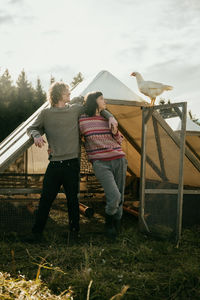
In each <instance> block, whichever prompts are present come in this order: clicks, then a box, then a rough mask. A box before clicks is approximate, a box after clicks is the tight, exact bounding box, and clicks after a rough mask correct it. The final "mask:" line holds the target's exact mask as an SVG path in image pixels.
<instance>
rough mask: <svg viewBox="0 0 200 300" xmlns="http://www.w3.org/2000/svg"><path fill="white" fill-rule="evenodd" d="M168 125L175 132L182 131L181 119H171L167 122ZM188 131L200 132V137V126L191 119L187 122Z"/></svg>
mask: <svg viewBox="0 0 200 300" xmlns="http://www.w3.org/2000/svg"><path fill="white" fill-rule="evenodd" d="M165 121H166V122H167V123H168V125H169V126H170V127H171V128H172V129H173V130H174V131H179V130H181V120H180V118H179V117H175V118H170V119H166V120H165ZM186 131H187V132H199V135H200V126H199V125H197V124H196V123H194V122H193V121H192V120H191V119H190V118H187V120H186Z"/></svg>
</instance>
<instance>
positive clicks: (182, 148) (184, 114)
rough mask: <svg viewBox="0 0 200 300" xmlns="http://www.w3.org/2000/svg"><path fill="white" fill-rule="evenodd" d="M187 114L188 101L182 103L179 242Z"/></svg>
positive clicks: (177, 240)
mask: <svg viewBox="0 0 200 300" xmlns="http://www.w3.org/2000/svg"><path fill="white" fill-rule="evenodd" d="M186 115H187V103H183V104H182V118H181V134H180V158H179V186H178V199H177V225H176V242H177V244H178V243H179V241H180V238H181V232H182V215H183V185H184V181H183V168H184V156H185V131H186Z"/></svg>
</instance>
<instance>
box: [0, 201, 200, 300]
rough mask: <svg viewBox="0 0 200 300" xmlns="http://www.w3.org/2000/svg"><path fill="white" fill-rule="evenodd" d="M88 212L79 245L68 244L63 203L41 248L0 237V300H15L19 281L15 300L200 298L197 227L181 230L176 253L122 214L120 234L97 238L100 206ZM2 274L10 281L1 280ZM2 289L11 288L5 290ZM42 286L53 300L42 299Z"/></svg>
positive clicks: (11, 236)
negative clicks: (114, 237)
mask: <svg viewBox="0 0 200 300" xmlns="http://www.w3.org/2000/svg"><path fill="white" fill-rule="evenodd" d="M93 207H94V208H95V212H96V214H95V216H94V218H92V219H91V220H89V219H87V218H85V217H83V216H82V217H81V239H80V243H79V245H73V246H70V245H69V244H68V242H67V217H66V216H67V212H66V205H65V202H62V201H61V202H59V204H58V203H57V202H56V203H55V204H54V206H53V209H52V210H51V219H50V221H49V222H48V224H47V227H46V230H45V237H46V239H47V242H46V243H42V244H28V243H24V242H22V239H21V237H20V235H19V234H16V233H14V232H10V233H6V234H2V235H1V241H0V251H1V253H0V254H1V255H0V272H2V274H1V277H0V291H1V292H0V299H17V296H16V295H17V294H15V291H14V290H15V289H14V286H15V284H17V282H19V280H20V278H21V280H23V283H22V286H24V289H25V290H26V292H25V293H24V295H25V296H24V298H20V299H57V298H56V297H57V296H58V295H60V294H61V293H62V292H63V296H60V298H59V299H67V292H64V291H66V290H68V289H69V290H68V295H71V296H69V297H71V298H68V299H72V297H73V299H99V300H103V299H121V298H122V295H123V299H138V300H141V299H147V300H150V299H159V300H163V299H180V300H182V299H183V300H184V299H200V247H199V246H200V227H198V226H196V227H193V228H188V229H184V230H183V236H182V241H181V243H180V245H179V248H176V247H175V245H174V244H173V243H171V242H169V241H161V240H155V239H153V238H151V237H147V236H145V235H144V234H142V233H141V232H140V231H139V228H138V220H137V219H136V218H135V217H133V216H131V215H127V214H124V218H123V226H122V233H121V234H120V236H119V238H118V240H117V241H116V242H114V243H109V242H108V240H107V239H106V238H105V237H104V235H103V234H102V231H103V228H104V225H103V217H102V216H103V211H104V204H103V203H96V204H93ZM6 273H9V274H10V275H11V278H7V279H6V276H7V275H6ZM22 276H23V277H22ZM3 278H4V279H3ZM8 279H9V282H7V281H6V280H8ZM36 279H37V280H36ZM3 280H4V283H3ZM17 280H18V281H17ZM29 280H32V281H29ZM26 281H29V284H28V285H26V284H25V283H26ZM6 282H7V283H6ZM10 283H12V285H11V284H10ZM38 283H39V284H40V286H39V289H40V291H41V294H40V296H35V297H36V298H31V297H30V295H31V293H32V292H31V286H32V291H34V284H38ZM6 284H7V285H8V284H9V285H10V286H9V287H8V288H7V291H6V287H5V286H6ZM3 285H4V288H3ZM44 287H45V288H48V289H49V290H50V293H51V295H54V296H52V298H51V297H50V296H48V297H47V296H45V291H44V289H45V288H44ZM9 289H10V291H11V290H12V292H13V294H12V293H10V292H9ZM19 289H20V287H19ZM18 292H19V291H18ZM16 293H17V291H16ZM42 293H43V296H42ZM117 294H118V295H117ZM35 295H36V294H35ZM56 295H57V296H56ZM12 297H13V298H12ZM45 297H46V298H45Z"/></svg>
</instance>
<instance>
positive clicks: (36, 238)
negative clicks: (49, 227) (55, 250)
mask: <svg viewBox="0 0 200 300" xmlns="http://www.w3.org/2000/svg"><path fill="white" fill-rule="evenodd" d="M23 241H24V242H25V243H30V244H38V243H44V242H46V240H45V238H44V236H43V234H42V233H31V234H30V235H29V236H28V237H26V238H24V239H23Z"/></svg>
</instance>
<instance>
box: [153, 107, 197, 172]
mask: <svg viewBox="0 0 200 300" xmlns="http://www.w3.org/2000/svg"><path fill="white" fill-rule="evenodd" d="M153 116H154V117H155V118H156V119H157V120H158V122H159V124H160V125H161V126H162V128H163V129H164V130H165V131H166V132H167V134H168V135H169V136H170V137H171V139H172V140H173V141H174V143H175V144H176V145H177V146H178V147H180V137H179V136H178V135H177V134H176V133H175V132H174V131H173V130H172V129H171V127H170V126H169V125H168V124H167V123H166V122H165V121H164V119H163V118H162V117H161V116H160V114H159V113H158V112H156V111H154V112H153ZM185 155H186V157H187V158H188V159H189V160H190V162H191V163H192V164H193V165H194V167H195V168H196V169H197V170H198V171H199V172H200V162H199V161H198V160H197V159H196V157H194V155H193V154H192V153H191V151H190V150H189V149H188V148H187V147H185Z"/></svg>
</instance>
